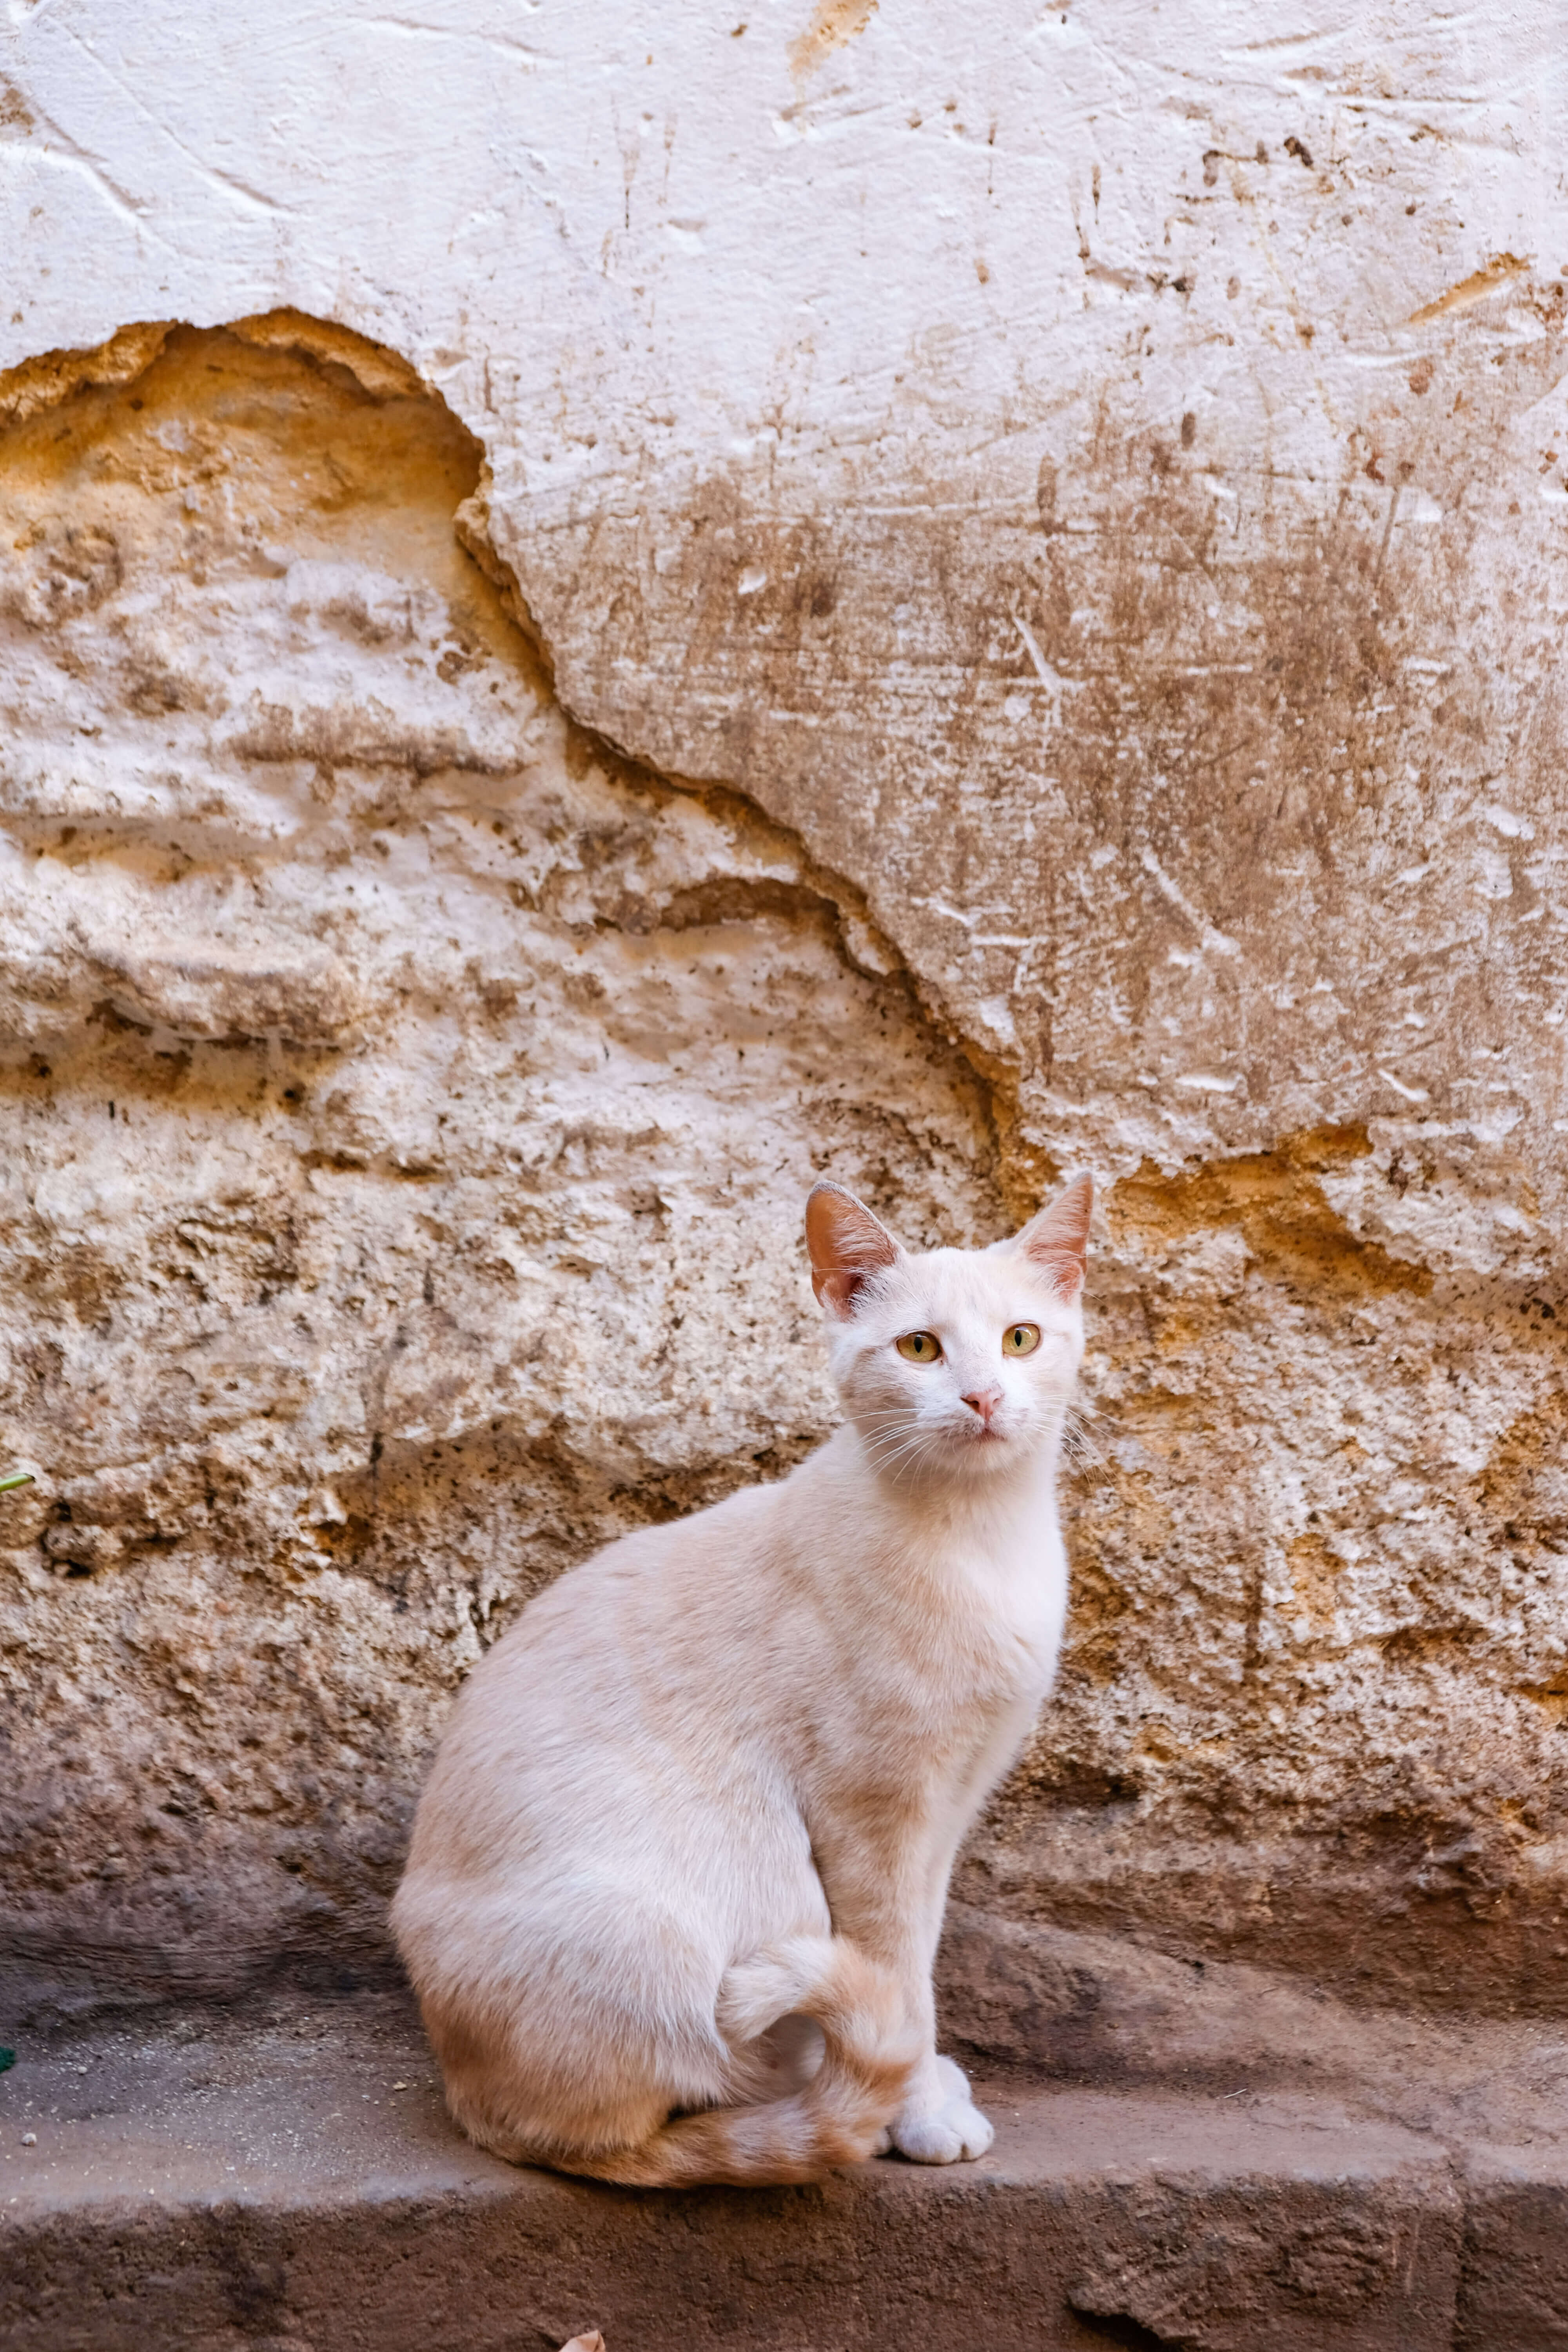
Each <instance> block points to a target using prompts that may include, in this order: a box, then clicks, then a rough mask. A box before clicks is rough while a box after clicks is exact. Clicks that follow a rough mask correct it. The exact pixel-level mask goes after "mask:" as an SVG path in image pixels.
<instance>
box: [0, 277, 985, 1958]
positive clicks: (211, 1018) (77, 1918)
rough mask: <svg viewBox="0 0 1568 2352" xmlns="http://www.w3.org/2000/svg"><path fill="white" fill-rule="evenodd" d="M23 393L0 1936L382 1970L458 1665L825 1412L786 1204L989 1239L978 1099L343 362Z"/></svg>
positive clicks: (2, 1397)
mask: <svg viewBox="0 0 1568 2352" xmlns="http://www.w3.org/2000/svg"><path fill="white" fill-rule="evenodd" d="M127 352H128V353H129V356H128V357H127ZM122 361H124V364H121V362H122ZM31 381H32V382H33V383H35V384H36V383H37V382H40V381H41V382H44V383H47V386H48V387H49V388H50V389H51V390H52V392H53V393H54V394H56V398H55V403H54V404H53V405H51V406H47V407H41V406H35V407H34V408H33V410H32V411H31V412H30V413H29V412H28V411H27V410H26V404H22V405H21V407H19V409H18V412H17V413H18V415H20V418H21V421H20V422H18V423H16V424H14V425H12V427H11V429H10V432H9V434H8V436H6V437H5V441H4V443H3V445H0V465H3V467H4V469H5V479H6V487H7V501H8V512H9V513H10V515H11V517H12V518H13V521H12V526H11V530H10V532H9V535H8V540H7V543H6V545H5V548H4V550H3V551H0V613H3V615H4V617H3V620H0V708H3V711H4V732H5V748H4V752H3V754H0V798H3V805H4V814H5V851H4V858H3V862H0V992H3V993H0V1021H3V1025H4V1054H3V1062H0V1084H3V1085H4V1087H5V1094H6V1097H7V1101H8V1111H7V1126H8V1139H9V1141H8V1150H7V1153H6V1157H5V1171H4V1178H3V1182H4V1188H5V1189H4V1194H3V1196H0V1239H3V1244H4V1249H5V1262H6V1269H7V1277H6V1286H5V1295H4V1298H3V1300H0V1378H3V1386H0V1413H3V1418H0V1454H3V1456H4V1458H5V1459H6V1460H16V1461H20V1462H22V1463H24V1464H26V1466H28V1467H30V1468H33V1469H34V1470H35V1471H36V1472H37V1478H38V1484H37V1486H35V1487H32V1488H29V1489H26V1490H24V1491H23V1492H21V1493H19V1494H16V1495H14V1496H9V1497H6V1498H5V1502H4V1504H3V1505H0V1508H4V1510H5V1517H4V1519H3V1520H0V1538H3V1540H4V1542H5V1546H6V1547H7V1548H6V1549H5V1551H4V1552H3V1553H0V1579H3V1587H4V1599H3V1601H0V1675H3V1677H4V1680H3V1685H0V1687H3V1691H4V1708H5V1714H4V1739H5V1774H4V1778H5V1790H6V1799H5V1806H4V1809H3V1819H0V1851H3V1856H4V1860H3V1864H0V1866H3V1868H4V1873H5V1882H6V1912H7V1919H6V1926H5V1940H6V1943H7V1945H8V1947H9V1949H10V1952H11V1955H12V1957H13V1959H16V1958H20V1959H21V1960H23V1961H25V1962H26V1963H27V1964H28V1965H29V1966H30V1967H31V1968H32V1969H34V1970H35V1971H36V1972H37V1973H38V1974H39V1975H41V1976H44V1977H47V1978H48V1979H51V1980H53V1981H54V1982H55V1983H56V1984H57V1985H58V1984H59V1983H62V1982H63V1983H67V1984H68V1983H70V1982H71V1981H73V1980H81V1979H85V1980H88V1981H91V1980H94V1979H96V1980H97V1982H98V1983H99V1985H100V1988H102V1987H105V1986H107V1987H110V1988H118V1989H121V1990H126V1989H130V1988H134V1987H135V1986H136V1985H138V1984H142V1985H145V1986H146V1987H148V1988H150V1989H156V1988H158V1987H160V1986H162V1987H167V1986H169V1985H171V1984H173V1985H177V1986H182V1987H184V1988H187V1989H192V1988H201V1987H205V1988H207V1989H209V1990H230V1989H232V1988H233V1987H234V1985H235V1984H237V1982H241V1981H243V1980H244V1979H246V1978H247V1977H249V1976H253V1975H255V1974H256V1973H258V1972H265V1971H267V1970H268V1969H275V1968H277V1967H279V1966H280V1965H285V1964H289V1965H294V1966H297V1967H303V1968H304V1969H307V1970H311V1969H313V1970H315V1971H317V1972H318V1973H326V1974H331V1971H332V1970H333V1969H342V1968H343V1967H344V1966H347V1967H349V1968H351V1969H364V1968H376V1967H381V1966H384V1965H385V1951H386V1948H385V1935H384V1916H383V1915H384V1898H385V1896H386V1895H387V1893H388V1892H389V1890H390V1886H391V1884H392V1882H393V1879H394V1876H395V1870H396V1866H397V1864H398V1861H399V1859H400V1853H401V1843H402V1838H403V1832H404V1825H405V1820H406V1818H407V1815H408V1812H409V1809H410V1805H411V1801H412V1798H413V1795H414V1792H415V1790H416V1786H417V1782H418V1779H419V1775H420V1772H421V1769H422V1767H423V1763H424V1760H425V1759H426V1756H427V1754H428V1751H429V1748H430V1746H431V1743H432V1741H433V1739H434V1737H435V1735H436V1733H437V1730H438V1728H439V1726H440V1723H441V1720H442V1718H443V1716H444V1713H445V1709H446V1707H447V1703H448V1701H449V1698H450V1696H451V1693H452V1691H453V1690H454V1688H455V1687H456V1685H457V1683H458V1679H459V1678H460V1676H461V1675H462V1673H463V1672H464V1670H465V1668H466V1667H467V1666H468V1664H470V1663H471V1662H472V1660H473V1659H474V1657H475V1656H476V1655H477V1654H479V1649H480V1647H481V1645H482V1644H483V1643H487V1642H488V1641H489V1640H490V1639H491V1638H493V1636H494V1634H495V1633H496V1632H498V1631H499V1630H500V1628H501V1627H502V1626H503V1625H504V1624H505V1623H506V1622H508V1620H509V1619H510V1616H511V1615H512V1614H513V1613H514V1612H515V1611H516V1610H517V1608H518V1607H519V1605H520V1604H521V1601H522V1600H523V1599H524V1598H526V1596H527V1595H528V1593H529V1592H531V1591H534V1590H535V1589H536V1588H537V1587H538V1586H539V1584H540V1583H541V1582H542V1581H543V1580H545V1579H547V1578H548V1577H549V1576H551V1575H552V1574H553V1573H554V1572H555V1571H556V1570H558V1569H559V1568H560V1567H561V1566H563V1564H564V1563H566V1562H567V1561H570V1560H572V1559H576V1558H578V1557H581V1556H582V1555H583V1554H584V1552H585V1551H587V1550H588V1549H591V1548H592V1547H593V1546H594V1545H595V1543H597V1542H599V1541H602V1540H603V1539H604V1538H605V1537H606V1536H608V1535H610V1534H612V1533H614V1532H615V1531H616V1530H617V1529H619V1528H625V1527H627V1526H630V1525H634V1524H636V1523H637V1522H638V1521H641V1520H643V1519H646V1518H647V1517H650V1516H651V1517H658V1516H662V1515H666V1514H668V1513H670V1512H674V1511H678V1510H682V1509H685V1508H687V1507H689V1506H690V1505H691V1504H693V1503H695V1502H700V1501H702V1500H705V1499H708V1498H710V1497H712V1496H717V1495H719V1494H721V1493H722V1492H724V1491H726V1490H727V1489H728V1488H729V1487H731V1486H734V1485H735V1484H736V1483H737V1482H739V1481H741V1480H742V1479H753V1478H757V1477H760V1476H766V1475H776V1473H777V1472H778V1471H779V1470H780V1469H782V1468H784V1467H786V1466H787V1465H789V1463H791V1462H792V1461H793V1460H795V1458H797V1457H798V1455H799V1454H801V1453H802V1451H803V1450H805V1448H806V1447H808V1446H809V1445H810V1444H813V1443H814V1442H815V1441H816V1439H817V1438H818V1437H819V1436H820V1435H821V1434H822V1433H823V1432H824V1431H825V1430H826V1427H827V1426H828V1425H829V1407H830V1391H829V1389H828V1386H827V1383H826V1373H825V1370H824V1366H823V1362H822V1360H821V1356H820V1353H819V1349H818V1345H817V1341H816V1336H815V1321H816V1318H815V1313H814V1310H813V1309H812V1307H811V1301H810V1293H809V1287H808V1286H807V1285H806V1284H805V1280H804V1276H803V1272H802V1268H801V1265H800V1252H799V1244H798V1232H799V1223H800V1209H801V1203H802V1200H803V1198H804V1194H805V1190H806V1189H807V1188H808V1187H809V1185H810V1183H811V1182H812V1181H814V1179H815V1177H816V1175H817V1174H818V1173H820V1172H822V1171H825V1170H826V1169H829V1168H831V1169H832V1171H833V1172H834V1173H835V1174H836V1175H838V1176H841V1177H843V1178H844V1179H845V1180H846V1181H849V1182H850V1183H852V1184H855V1185H857V1186H858V1187H859V1188H861V1189H862V1190H864V1192H866V1193H867V1195H868V1197H869V1198H871V1199H873V1200H875V1201H876V1202H878V1203H879V1206H880V1207H882V1208H883V1209H884V1210H885V1211H886V1212H887V1213H889V1215H890V1216H893V1217H895V1218H896V1219H897V1221H898V1222H899V1223H900V1224H901V1225H902V1226H903V1227H904V1228H905V1229H906V1230H907V1231H909V1232H910V1234H913V1235H916V1236H924V1237H930V1238H933V1239H934V1238H936V1237H938V1236H946V1237H950V1238H959V1237H965V1236H979V1235H984V1236H987V1237H989V1236H990V1235H992V1234H995V1233H996V1232H998V1231H1000V1230H1001V1229H1002V1226H1003V1224H1004V1223H1005V1212H1004V1210H1003V1207H1002V1204H1001V1200H1000V1196H999V1193H998V1191H997V1184H996V1177H995V1162H996V1152H995V1145H994V1136H993V1131H992V1127H991V1123H990V1113H989V1103H988V1090H987V1088H986V1087H985V1086H984V1084H983V1083H982V1082H980V1081H979V1080H977V1078H976V1077H975V1076H974V1074H973V1071H972V1070H971V1068H970V1067H969V1066H968V1065H967V1064H966V1063H965V1062H964V1061H963V1058H962V1056H961V1055H959V1054H958V1053H957V1052H955V1051H954V1050H953V1049H952V1047H950V1046H949V1045H946V1044H944V1043H943V1042H942V1040H941V1039H940V1038H939V1037H938V1036H937V1035H936V1034H934V1033H933V1031H932V1030H931V1026H930V1024H929V1023H927V1022H926V1021H925V1020H924V1019H923V1017H922V1016H921V1013H920V1011H919V1009H918V1007H917V1005H916V1003H914V1001H913V998H912V996H911V993H910V990H909V988H908V986H907V984H906V983H905V982H904V981H903V980H902V978H901V977H900V974H899V971H898V968H897V963H896V959H894V958H893V957H892V956H891V955H890V954H889V952H888V951H887V950H886V949H885V948H884V947H882V946H880V945H879V942H878V940H877V938H876V935H875V932H874V930H873V929H872V928H871V927H870V926H869V925H868V923H867V922H866V920H865V918H864V914H863V910H862V909H861V908H860V905H859V902H858V898H857V896H856V894H855V893H854V892H853V891H852V890H850V889H848V888H847V887H842V886H837V885H835V884H834V883H833V882H832V881H831V880H830V879H829V878H827V877H824V876H823V875H822V874H820V873H819V872H818V871H817V870H816V868H815V867H814V866H812V864H811V862H810V860H809V859H807V858H806V857H805V856H804V855H803V853H802V852H801V849H800V847H799V845H798V844H797V843H796V842H795V840H794V839H793V838H792V837H791V836H790V835H787V834H786V833H784V832H782V831H781V830H779V829H778V828H777V827H775V826H773V825H771V824H767V823H766V822H764V821H763V820H762V819H761V818H759V817H758V815H757V814H756V813H755V812H754V811H753V810H752V809H751V808H749V807H748V806H747V805H746V804H745V803H742V802H741V801H739V800H737V799H735V798H734V797H733V796H729V795H725V794H723V793H697V792H682V791H678V790H676V789H674V788H672V787H671V786H669V785H668V784H667V783H664V782H659V781H658V779H656V778H654V777H652V776H650V775H648V774H647V773H646V772H639V771H637V770H635V769H633V768H631V767H629V766H628V765H627V764H626V762H624V761H619V760H617V759H616V758H615V757H614V756H613V755H611V754H610V753H608V752H607V751H605V749H604V748H603V747H599V746H595V744H593V743H592V742H591V741H589V740H586V739H584V738H583V737H582V736H581V735H580V734H576V733H574V731H573V730H572V729H571V728H570V727H569V726H568V724H567V722H566V721H565V719H563V716H562V714H561V712H560V710H559V709H558V707H557V705H556V704H555V702H554V700H553V698H552V694H551V691H550V688H549V684H548V680H547V678H546V677H545V674H544V672H543V671H542V668H541V667H540V664H539V662H538V660H537V658H536V657H535V656H534V654H533V653H532V651H531V648H530V646H529V645H528V643H527V642H526V640H525V638H524V636H523V635H521V632H520V630H519V628H518V626H517V625H516V624H515V622H514V621H513V620H512V619H511V618H510V616H509V614H508V612H507V611H506V610H505V609H504V608H503V604H502V600H501V597H500V593H498V590H497V588H496V586H495V585H494V584H493V583H492V581H491V579H489V578H488V577H487V576H486V574H485V572H483V571H482V570H481V569H480V567H479V565H478V564H477V563H476V562H474V561H473V560H472V558H471V557H470V556H469V555H468V553H466V552H465V551H464V548H463V546H462V545H460V544H459V542H458V536H457V534H456V531H455V529H454V517H455V515H456V513H457V510H458V508H459V507H460V506H461V504H462V502H463V501H464V500H465V499H469V498H470V497H471V495H472V494H473V493H474V491H475V489H476V488H477V486H478V483H479V453H478V451H477V449H476V447H475V446H474V444H473V443H472V442H471V440H470V439H469V437H468V435H467V434H466V433H465V432H464V431H463V429H462V428H461V427H460V426H459V425H457V423H456V422H455V421H454V420H453V418H452V417H451V416H450V415H448V414H447V411H446V410H445V409H444V408H443V407H442V405H441V404H440V403H439V402H437V401H435V400H433V399H430V398H428V397H426V396H425V395H423V394H420V393H419V392H418V391H417V388H416V387H412V386H411V383H410V380H409V378H408V373H407V371H406V370H405V369H403V368H401V367H400V365H399V364H398V363H397V362H394V361H393V360H392V359H391V358H390V357H389V356H388V355H386V354H384V353H380V352H376V351H374V349H373V348H371V347H369V346H363V345H361V344H359V343H358V342H357V341H355V339H353V338H352V337H345V336H342V334H340V333H336V332H334V331H331V330H329V329H317V328H314V327H312V326H310V324H309V323H308V322H304V321H299V320H292V319H290V318H289V317H287V316H285V317H284V318H282V319H280V320H260V321H246V322H242V325H241V327H240V328H239V329H238V330H237V331H235V332H234V333H195V332H193V331H190V330H186V329H176V330H174V331H163V330H157V331H142V330H137V331H135V333H134V334H133V336H132V338H130V340H129V342H128V345H127V347H126V350H124V351H121V352H120V353H118V354H116V353H112V352H111V353H110V354H109V355H108V357H107V358H106V357H105V355H104V354H101V353H100V354H93V355H91V357H90V358H89V360H88V361H87V362H83V363H82V364H81V365H80V366H79V369H78V370H77V371H76V375H75V378H74V380H73V377H72V374H71V372H70V370H69V369H68V367H67V365H66V363H65V362H63V361H60V362H53V363H51V366H50V367H49V368H47V369H44V370H37V371H35V372H34V376H33V378H32V379H31ZM465 529H466V530H467V535H468V538H469V540H470V541H473V537H474V527H473V523H472V519H471V517H470V519H469V520H468V524H467V525H466V526H465ZM489 562H490V564H491V567H492V570H499V567H498V566H497V565H496V564H495V559H494V558H493V557H490V558H489Z"/></svg>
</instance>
